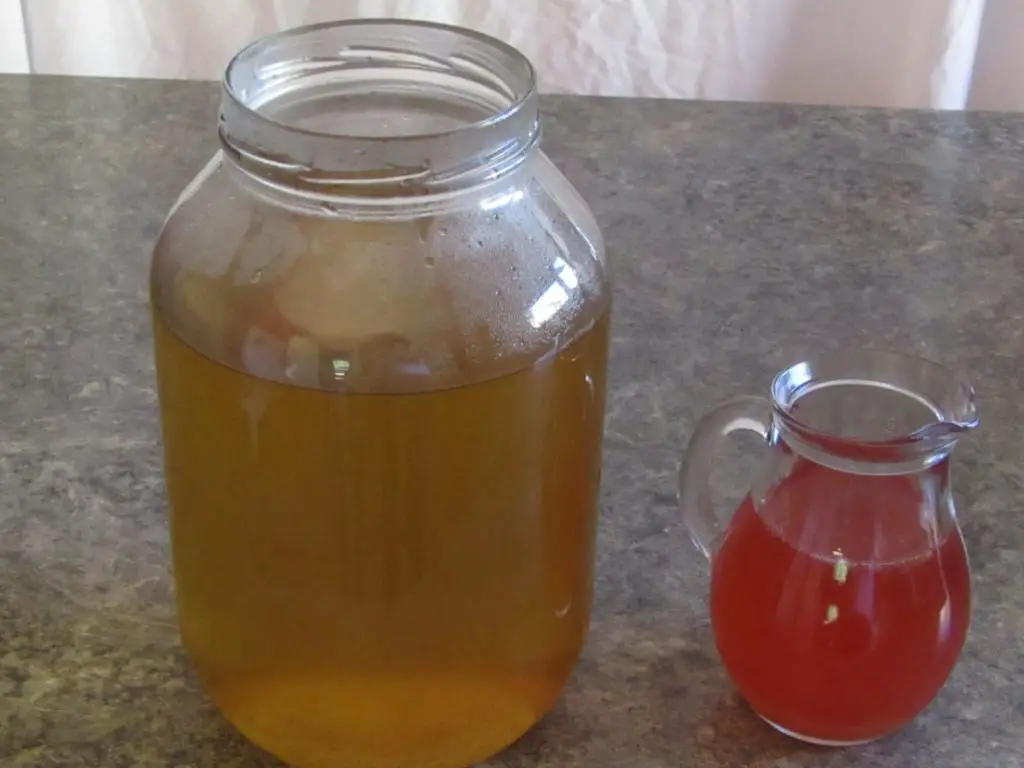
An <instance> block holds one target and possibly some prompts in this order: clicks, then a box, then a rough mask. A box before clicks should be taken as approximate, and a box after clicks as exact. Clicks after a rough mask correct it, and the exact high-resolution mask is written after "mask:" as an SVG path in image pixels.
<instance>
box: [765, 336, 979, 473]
mask: <svg viewBox="0 0 1024 768" xmlns="http://www.w3.org/2000/svg"><path fill="white" fill-rule="evenodd" d="M771 395H772V408H773V412H774V417H775V418H774V421H775V424H776V429H777V430H778V431H779V432H780V433H781V436H782V438H783V439H784V440H786V442H788V443H795V444H801V445H803V446H804V447H805V448H809V449H810V450H811V451H812V452H815V453H820V452H824V453H825V454H828V455H830V456H832V457H834V458H837V459H840V460H846V461H854V462H862V463H876V464H885V465H897V464H901V463H904V462H913V461H918V462H920V461H924V462H925V463H934V461H938V460H941V458H943V457H944V456H945V455H947V454H948V453H949V451H951V450H952V448H953V446H954V445H955V444H956V441H957V439H958V438H959V437H960V436H961V435H962V434H963V433H964V432H966V431H968V430H971V429H974V428H975V427H977V426H978V424H979V418H978V411H977V406H976V404H975V394H974V390H973V388H972V387H971V386H970V385H969V384H967V382H966V381H964V380H963V379H961V378H960V377H959V376H958V375H957V374H956V373H954V372H953V371H952V370H950V369H949V368H946V367H945V366H943V365H941V364H939V363H935V362H932V361H930V360H926V359H923V358H920V357H915V356H913V355H907V354H903V353H900V352H894V351H888V350H871V349H864V350H846V351H842V352H838V353H834V354H826V355H822V356H819V357H814V358H810V359H808V360H804V361H801V362H799V363H796V364H795V365H792V366H790V367H789V368H787V369H786V370H784V371H782V372H781V373H779V374H778V375H777V376H776V377H775V380H774V381H773V383H772V389H771Z"/></svg>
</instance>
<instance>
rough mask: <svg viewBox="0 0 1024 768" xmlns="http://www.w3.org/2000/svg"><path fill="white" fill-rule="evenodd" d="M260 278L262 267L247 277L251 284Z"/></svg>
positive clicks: (261, 276) (254, 283)
mask: <svg viewBox="0 0 1024 768" xmlns="http://www.w3.org/2000/svg"><path fill="white" fill-rule="evenodd" d="M262 279H263V270H262V269H257V270H256V271H255V272H253V273H252V277H250V278H249V282H250V283H252V284H253V285H256V283H258V282H259V281H260V280H262Z"/></svg>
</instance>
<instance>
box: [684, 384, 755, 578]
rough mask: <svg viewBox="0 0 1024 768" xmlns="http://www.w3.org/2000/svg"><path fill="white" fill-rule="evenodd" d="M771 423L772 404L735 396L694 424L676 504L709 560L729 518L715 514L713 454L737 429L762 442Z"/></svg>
mask: <svg viewBox="0 0 1024 768" xmlns="http://www.w3.org/2000/svg"><path fill="white" fill-rule="evenodd" d="M771 425H772V404H771V402H770V401H769V400H768V399H767V398H764V397H752V396H747V397H737V398H734V399H732V400H727V401H726V402H724V403H722V404H720V405H717V406H715V407H714V408H713V409H712V410H710V411H709V412H708V413H707V414H705V415H704V417H703V418H702V419H701V420H700V421H699V422H698V423H697V428H696V429H695V430H694V431H693V435H692V436H691V437H690V442H689V444H688V445H687V446H686V452H685V453H684V454H683V461H682V463H681V464H680V466H679V507H680V509H681V510H682V513H683V522H684V524H685V525H686V528H687V531H688V532H689V534H690V540H691V541H692V542H693V545H694V546H695V547H696V548H697V549H698V550H700V552H701V553H702V554H703V555H704V556H705V557H706V558H708V559H709V560H710V559H711V554H712V552H714V550H715V540H716V539H717V538H718V536H720V535H721V533H722V532H723V531H724V530H725V526H726V525H727V524H728V522H729V518H731V517H732V513H731V512H730V513H729V514H727V515H722V514H720V513H716V511H715V508H714V507H713V505H712V504H711V498H710V497H711V493H710V487H709V483H708V480H709V478H710V477H711V470H712V468H713V467H714V462H715V455H716V454H717V453H718V449H719V448H720V447H721V445H722V442H723V441H724V440H725V438H726V437H728V436H729V435H731V434H732V433H733V432H736V431H737V430H746V431H749V432H755V433H757V434H758V435H760V436H761V437H762V438H763V439H764V440H765V441H767V440H768V433H769V430H770V429H771Z"/></svg>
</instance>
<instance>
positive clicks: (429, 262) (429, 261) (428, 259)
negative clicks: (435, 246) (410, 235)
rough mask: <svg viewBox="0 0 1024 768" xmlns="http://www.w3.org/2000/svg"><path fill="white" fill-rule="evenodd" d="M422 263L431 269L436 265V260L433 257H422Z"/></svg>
mask: <svg viewBox="0 0 1024 768" xmlns="http://www.w3.org/2000/svg"><path fill="white" fill-rule="evenodd" d="M423 263H424V264H426V265H427V267H433V266H434V265H435V264H436V263H437V259H436V258H434V257H433V256H424V257H423Z"/></svg>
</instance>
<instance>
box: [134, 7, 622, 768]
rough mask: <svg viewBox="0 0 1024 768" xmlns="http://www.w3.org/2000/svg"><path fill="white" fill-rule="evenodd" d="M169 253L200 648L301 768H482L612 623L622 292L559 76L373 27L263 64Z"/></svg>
mask: <svg viewBox="0 0 1024 768" xmlns="http://www.w3.org/2000/svg"><path fill="white" fill-rule="evenodd" d="M220 135H221V142H222V150H221V152H219V153H218V154H217V156H216V157H215V158H214V159H213V160H212V161H211V162H210V164H209V165H208V166H207V167H206V168H205V169H204V170H203V171H202V172H201V173H200V174H199V176H198V178H197V179H196V180H195V181H194V182H193V183H192V184H191V185H190V186H189V187H188V189H187V190H186V191H185V192H184V193H183V195H182V196H181V198H180V200H179V201H178V202H177V204H176V205H175V207H174V209H173V211H172V213H171V216H170V218H169V219H168V221H167V223H166V225H165V228H164V231H163V233H162V234H161V236H160V239H159V241H158V244H157V246H156V250H155V255H154V260H153V268H152V303H153V314H154V325H155V337H156V341H155V345H156V363H157V373H158V381H159V393H160V407H161V413H162V421H163V436H164V447H165V464H166V479H167V490H168V494H169V497H170V506H171V539H172V547H173V558H174V569H175V582H176V590H177V602H178V612H179V618H180V624H181V632H182V638H183V643H184V645H185V647H186V649H187V650H188V652H189V654H190V656H191V659H192V661H193V663H194V665H195V667H196V669H197V670H198V673H199V676H200V678H201V679H202V682H203V684H204V686H205V688H206V690H207V692H208V693H209V695H210V697H211V698H212V699H213V700H214V702H215V703H216V704H217V705H218V706H219V707H220V709H221V710H222V711H223V712H224V713H225V714H226V715H227V717H228V719H230V720H231V721H232V722H233V723H234V724H235V725H236V726H237V727H238V728H239V729H240V730H241V731H242V732H243V733H245V734H246V735H247V736H248V737H249V738H251V739H252V740H253V741H254V742H256V743H257V744H259V745H260V746H262V747H264V748H266V749H267V750H269V751H271V752H273V753H274V754H276V755H277V756H279V757H281V758H283V759H284V760H286V761H289V762H291V763H293V764H295V765H297V766H302V767H304V768H318V767H319V766H332V767H333V766H352V767H358V768H377V767H381V768H384V767H385V766H386V767H387V768H392V767H393V766H403V768H415V767H416V766H431V767H432V768H433V767H435V766H436V767H438V768H441V767H449V766H450V767H451V768H459V767H460V766H466V765H469V764H471V763H474V762H476V761H479V760H482V759H485V758H487V757H488V756H490V755H492V754H494V753H495V752H497V751H499V750H500V749H502V748H504V747H505V746H507V745H508V744H510V743H511V742H512V741H514V740H515V739H516V738H518V737H519V736H520V735H521V734H522V733H523V732H525V731H526V730H527V729H528V728H530V726H532V725H533V724H534V723H535V722H536V721H537V720H538V719H539V718H540V717H541V716H542V715H543V713H544V712H545V711H546V710H548V709H549V708H550V707H551V706H552V704H553V703H554V701H555V700H556V698H557V697H558V695H559V693H560V692H561V689H562V687H563V685H564V683H565V681H566V679H567V677H568V676H569V674H570V671H571V669H572V667H573V665H574V663H575V661H576V659H577V657H578V655H579V653H580V649H581V646H582V644H583V641H584V637H585V635H586V631H587V626H588V622H589V613H590V602H591V590H592V581H593V574H592V568H593V543H594V529H595V517H596V506H597V493H598V484H599V476H600V455H601V437H602V427H603V413H604V391H605V370H606V358H607V348H608V321H609V303H610V291H609V285H608V280H607V277H606V273H605V265H604V251H603V245H602V242H601V236H600V233H599V231H598V229H597V226H596V224H595V223H594V220H593V218H592V216H591V214H590V212H589V210H588V208H587V206H586V205H585V203H584V202H583V201H582V200H581V198H580V197H579V195H578V194H577V193H576V192H575V191H574V189H573V188H572V186H571V185H570V184H569V183H568V182H567V181H566V180H565V178H564V177H563V176H562V175H561V174H560V173H559V172H558V171H557V170H556V169H555V167H554V166H553V165H552V164H551V162H550V161H549V160H548V159H547V158H546V157H545V156H544V155H543V154H542V153H541V152H540V150H539V149H538V146H537V142H538V138H539V119H538V110H537V96H536V93H535V87H534V77H533V71H532V69H531V67H530V65H529V63H528V62H527V61H526V60H525V59H524V58H523V57H522V56H521V55H520V54H519V53H517V52H516V51H515V50H513V49H511V48H509V47H507V46H505V45H503V44H502V43H500V42H498V41H496V40H492V39H489V38H486V37H483V36H480V35H477V34H474V33H471V32H468V31H464V30H460V29H456V28H451V27H443V26H437V25H428V24H420V23H410V22H394V21H387V22H382V21H370V22H366V21H362V22H345V23H335V24H328V25H321V26H314V27H306V28H301V29H297V30H293V31H289V32H285V33H282V34H280V35H276V36H273V37H270V38H267V39H264V40H262V41H259V42H257V43H255V44H254V45H252V46H251V47H249V48H247V49H246V50H244V51H242V52H241V53H240V54H239V55H238V56H237V57H236V58H235V60H234V61H233V62H232V63H231V65H230V66H229V68H228V71H227V73H226V76H225V79H224V88H223V102H222V110H221V120H220Z"/></svg>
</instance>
